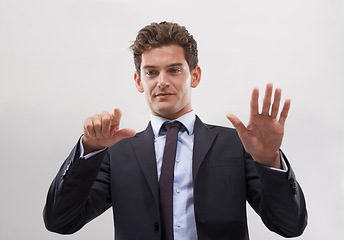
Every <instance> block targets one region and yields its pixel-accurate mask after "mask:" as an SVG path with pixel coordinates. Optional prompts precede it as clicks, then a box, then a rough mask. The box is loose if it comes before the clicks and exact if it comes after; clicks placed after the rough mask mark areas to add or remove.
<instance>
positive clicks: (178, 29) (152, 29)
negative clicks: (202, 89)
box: [130, 22, 198, 73]
mask: <svg viewBox="0 0 344 240" xmlns="http://www.w3.org/2000/svg"><path fill="white" fill-rule="evenodd" d="M172 44H175V45H179V46H181V47H182V48H183V49H184V55H185V60H186V62H187V63H188V65H189V68H190V71H192V70H193V69H194V68H195V67H196V66H197V64H198V50H197V42H196V40H195V39H194V38H193V36H192V35H191V34H190V33H189V32H188V30H187V29H186V28H185V27H183V26H180V25H178V24H176V23H170V22H161V23H152V24H150V25H147V26H146V27H144V28H142V29H141V30H140V31H139V32H138V34H137V37H136V40H135V41H134V43H133V44H132V45H131V46H130V48H131V50H132V51H133V54H134V64H135V68H136V71H137V72H138V73H140V72H141V61H142V53H143V52H145V51H147V50H149V49H152V48H157V47H162V46H167V45H172Z"/></svg>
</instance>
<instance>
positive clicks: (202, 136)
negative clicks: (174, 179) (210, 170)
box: [192, 116, 217, 182]
mask: <svg viewBox="0 0 344 240" xmlns="http://www.w3.org/2000/svg"><path fill="white" fill-rule="evenodd" d="M194 134H195V138H194V147H193V164H192V175H193V182H195V179H196V176H197V172H198V169H199V167H200V166H201V164H202V162H203V160H204V158H205V155H206V154H207V152H208V151H209V149H210V147H211V145H212V144H213V142H214V140H215V138H216V135H217V133H216V132H215V131H212V130H211V129H210V128H209V127H207V126H206V125H205V124H204V123H203V122H202V121H201V120H200V119H199V118H198V117H197V116H196V122H195V129H194Z"/></svg>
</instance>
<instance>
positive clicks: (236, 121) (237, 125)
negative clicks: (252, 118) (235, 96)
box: [227, 113, 246, 135]
mask: <svg viewBox="0 0 344 240" xmlns="http://www.w3.org/2000/svg"><path fill="white" fill-rule="evenodd" d="M227 118H228V120H229V121H230V122H231V123H232V124H233V126H234V127H235V129H236V130H237V131H238V133H239V135H242V134H243V133H244V132H245V131H246V127H245V125H244V124H243V123H242V122H241V120H240V119H239V118H238V117H237V116H235V115H234V114H231V113H228V114H227Z"/></svg>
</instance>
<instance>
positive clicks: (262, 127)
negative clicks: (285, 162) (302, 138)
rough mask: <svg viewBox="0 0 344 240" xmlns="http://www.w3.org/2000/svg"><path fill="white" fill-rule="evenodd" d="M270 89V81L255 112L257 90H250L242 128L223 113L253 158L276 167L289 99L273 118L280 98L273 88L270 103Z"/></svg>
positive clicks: (236, 118)
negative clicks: (245, 121)
mask: <svg viewBox="0 0 344 240" xmlns="http://www.w3.org/2000/svg"><path fill="white" fill-rule="evenodd" d="M272 92H273V85H272V83H268V84H267V85H266V90H265V96H264V100H263V107H262V112H261V113H259V110H258V97H259V90H258V88H255V89H253V92H252V98H251V104H250V105H251V112H250V120H249V123H248V125H247V126H246V127H245V125H244V124H243V123H242V122H241V121H240V119H239V118H238V117H237V116H235V115H233V114H227V118H228V119H229V120H230V121H231V122H232V124H233V126H234V127H235V128H236V130H237V132H238V134H239V137H240V139H241V141H242V143H243V145H244V147H245V150H246V151H247V152H248V153H250V154H251V156H252V158H253V159H254V161H256V162H258V163H260V164H262V165H265V166H270V167H275V168H280V167H281V162H280V153H279V148H280V146H281V144H282V139H283V134H284V123H285V121H286V118H287V116H288V112H289V108H290V99H287V100H286V101H285V102H284V105H283V109H282V111H281V114H280V117H279V119H278V120H277V115H278V112H279V106H280V100H281V89H280V88H276V90H275V95H274V100H273V103H272V105H271V98H272Z"/></svg>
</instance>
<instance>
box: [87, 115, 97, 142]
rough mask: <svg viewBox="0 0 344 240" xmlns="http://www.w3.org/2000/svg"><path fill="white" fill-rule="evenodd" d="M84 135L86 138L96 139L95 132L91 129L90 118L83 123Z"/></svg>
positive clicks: (91, 121) (91, 122)
mask: <svg viewBox="0 0 344 240" xmlns="http://www.w3.org/2000/svg"><path fill="white" fill-rule="evenodd" d="M84 135H85V136H86V137H91V138H95V137H96V132H95V131H94V128H93V120H92V118H87V119H86V120H85V122H84Z"/></svg>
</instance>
